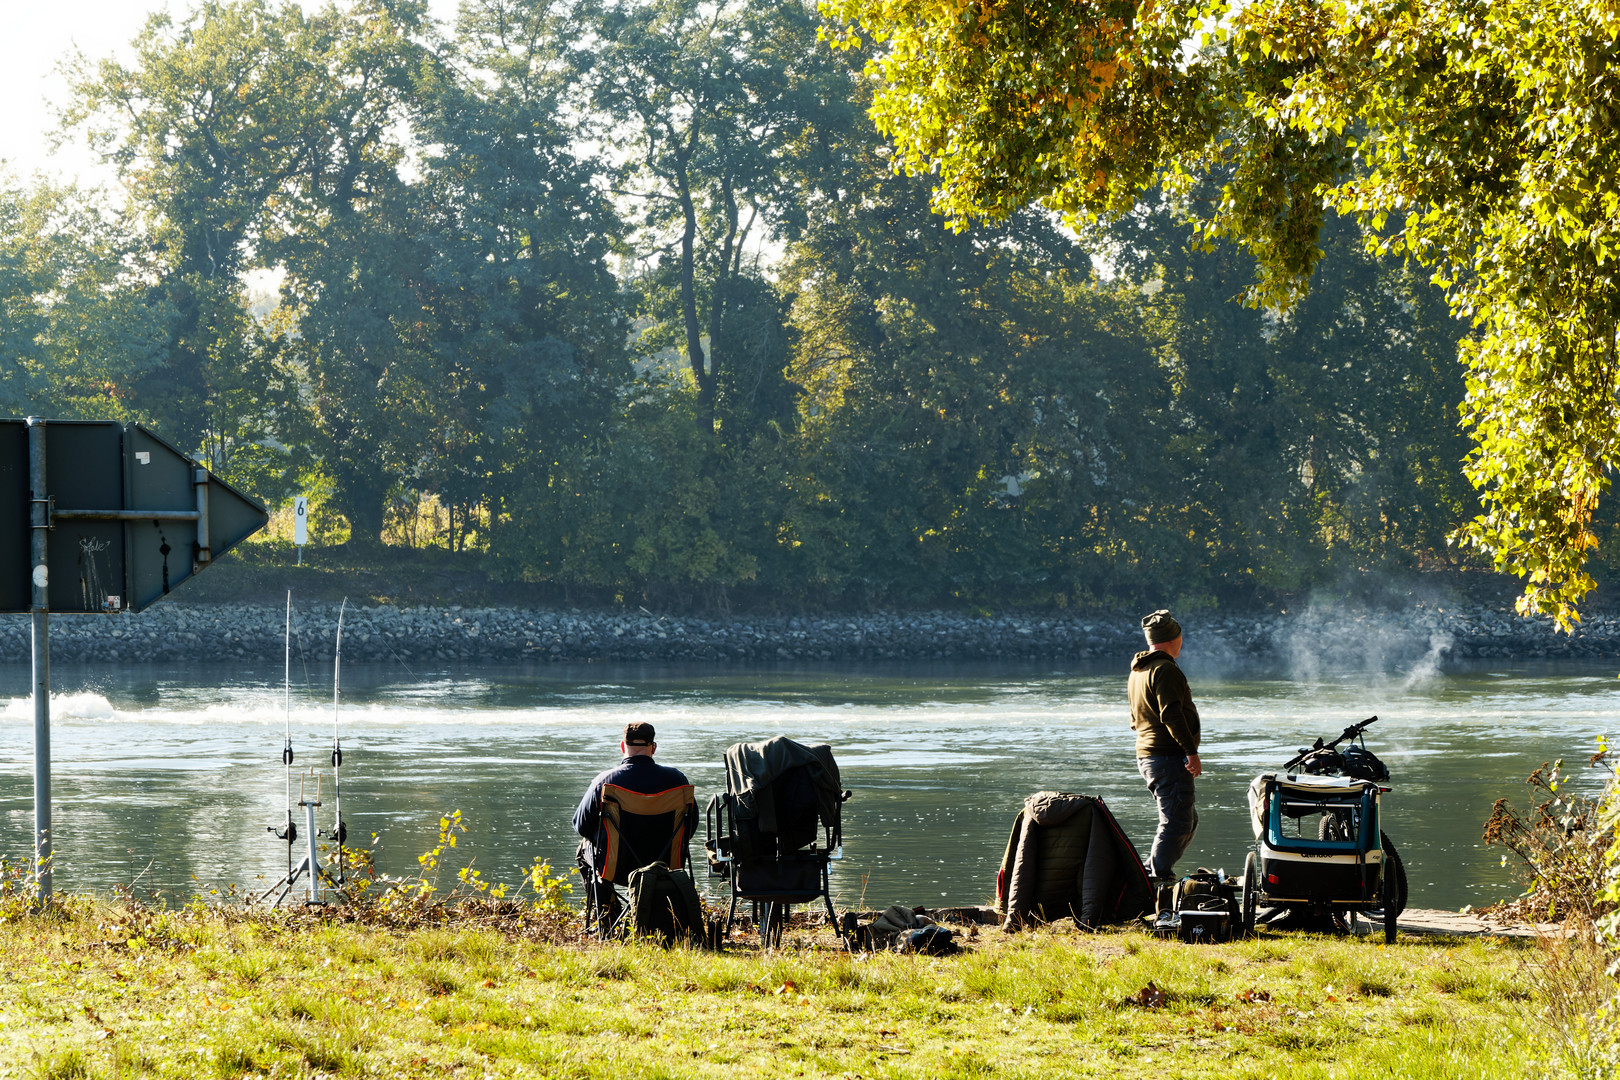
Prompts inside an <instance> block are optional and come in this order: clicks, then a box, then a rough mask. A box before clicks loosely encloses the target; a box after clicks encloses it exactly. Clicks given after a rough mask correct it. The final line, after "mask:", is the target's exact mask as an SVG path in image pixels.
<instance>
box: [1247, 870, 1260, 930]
mask: <svg viewBox="0 0 1620 1080" xmlns="http://www.w3.org/2000/svg"><path fill="white" fill-rule="evenodd" d="M1259 907H1260V856H1258V855H1256V854H1255V853H1254V852H1252V851H1251V852H1249V857H1248V858H1246V859H1244V860H1243V936H1244V937H1253V936H1254V916H1255V912H1256V911H1258V910H1259Z"/></svg>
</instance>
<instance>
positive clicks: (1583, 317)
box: [825, 0, 1620, 626]
mask: <svg viewBox="0 0 1620 1080" xmlns="http://www.w3.org/2000/svg"><path fill="white" fill-rule="evenodd" d="M825 10H827V11H828V13H829V14H830V15H831V16H832V18H833V19H834V21H835V22H836V23H837V24H838V26H837V27H836V28H835V31H834V33H833V36H834V38H835V39H836V40H837V41H838V42H839V43H841V44H846V45H849V44H855V43H861V44H868V43H870V44H871V45H872V46H873V47H874V49H875V52H874V54H873V60H872V65H871V69H872V70H873V71H874V72H875V73H876V74H879V75H881V77H882V78H883V80H884V84H885V85H884V88H883V89H882V91H881V92H880V94H879V96H878V100H877V102H876V104H875V105H874V108H873V113H872V114H873V117H874V119H875V120H876V122H877V124H878V126H879V127H880V128H882V129H883V130H884V131H885V132H887V133H889V134H890V135H891V136H892V137H893V139H894V140H895V142H896V144H897V147H898V154H899V161H900V162H901V164H902V165H904V166H905V167H906V168H909V169H911V170H913V171H917V172H932V173H934V174H936V175H937V180H938V183H937V187H936V193H935V202H936V206H937V207H938V209H940V210H941V211H943V212H944V213H945V214H947V215H948V216H949V217H950V218H951V219H952V220H953V221H956V222H957V223H958V224H965V223H966V222H968V221H970V220H973V219H979V218H989V219H993V220H1000V219H1005V218H1006V217H1007V216H1008V215H1010V214H1012V213H1013V212H1014V211H1015V210H1016V209H1017V208H1019V207H1022V206H1024V205H1025V204H1027V203H1029V202H1031V201H1040V202H1043V203H1045V204H1046V205H1047V206H1049V207H1051V208H1053V209H1055V210H1058V211H1061V212H1063V213H1065V214H1068V215H1070V216H1071V218H1073V219H1076V220H1079V219H1082V218H1086V217H1088V216H1093V215H1101V216H1109V215H1118V214H1122V213H1125V212H1128V211H1129V209H1130V208H1131V207H1132V206H1133V205H1134V204H1135V203H1136V201H1137V200H1138V198H1139V197H1140V195H1141V193H1142V192H1144V191H1145V190H1147V189H1149V188H1152V187H1154V186H1156V185H1160V184H1163V185H1166V186H1167V187H1168V188H1169V189H1170V190H1172V191H1181V192H1185V191H1188V190H1190V188H1191V187H1192V185H1194V184H1196V183H1198V182H1201V181H1202V180H1203V179H1204V178H1210V177H1213V178H1214V179H1216V180H1217V181H1218V182H1219V184H1220V194H1219V197H1218V201H1217V203H1216V205H1215V206H1214V208H1213V209H1214V213H1213V214H1211V215H1210V216H1209V218H1208V219H1207V232H1208V235H1210V236H1229V237H1234V238H1236V239H1238V240H1239V241H1240V242H1241V243H1243V244H1244V245H1245V246H1246V247H1247V249H1248V250H1249V251H1250V252H1251V253H1252V254H1253V255H1254V256H1255V259H1256V265H1257V267H1258V272H1257V277H1256V280H1255V283H1254V287H1253V290H1252V292H1251V299H1252V300H1253V301H1254V302H1256V303H1259V304H1261V305H1264V306H1269V307H1273V308H1282V307H1286V306H1287V305H1288V304H1290V303H1292V302H1293V301H1295V300H1297V299H1298V298H1299V296H1300V295H1302V294H1303V293H1304V291H1305V290H1306V287H1307V283H1308V282H1309V279H1310V275H1311V272H1312V270H1313V269H1314V267H1315V266H1316V264H1317V262H1318V261H1319V259H1320V257H1321V252H1322V245H1321V242H1320V236H1321V232H1322V228H1323V225H1324V222H1325V220H1326V215H1327V214H1328V212H1329V211H1330V210H1337V211H1339V212H1341V213H1345V214H1349V215H1353V216H1354V217H1356V218H1357V219H1358V220H1359V221H1360V222H1361V223H1362V224H1363V225H1364V226H1366V228H1367V230H1368V232H1369V234H1370V235H1371V236H1372V237H1373V238H1374V239H1373V243H1374V244H1376V245H1377V246H1378V247H1379V249H1380V250H1382V251H1385V252H1389V253H1393V254H1397V255H1406V256H1410V257H1412V258H1414V259H1416V260H1418V261H1419V262H1420V263H1422V264H1423V265H1425V266H1427V267H1429V268H1431V270H1432V272H1433V274H1434V278H1435V280H1436V281H1437V282H1439V283H1440V284H1442V285H1443V287H1444V288H1445V289H1446V292H1447V296H1448V299H1449V302H1450V303H1451V305H1452V307H1453V309H1454V310H1455V311H1456V312H1458V313H1459V314H1460V315H1462V316H1464V317H1466V318H1469V319H1472V320H1473V321H1474V323H1475V325H1476V332H1475V333H1474V334H1473V335H1472V336H1471V337H1469V338H1468V339H1467V340H1465V341H1464V342H1463V343H1462V346H1461V350H1460V352H1461V356H1462V359H1463V361H1464V363H1465V364H1466V365H1467V369H1468V377H1467V383H1466V397H1465V399H1464V402H1463V416H1464V419H1465V422H1466V424H1467V425H1468V429H1469V432H1470V435H1471V437H1472V440H1473V446H1472V449H1471V451H1470V453H1469V457H1468V461H1467V464H1466V472H1467V475H1468V477H1469V478H1470V479H1471V480H1472V481H1473V482H1474V483H1475V484H1476V486H1478V487H1479V488H1480V490H1481V498H1482V500H1483V503H1484V512H1483V513H1482V514H1480V515H1479V516H1478V517H1477V518H1475V520H1474V521H1473V522H1472V523H1471V524H1470V525H1468V526H1467V528H1466V529H1465V530H1464V531H1463V533H1462V534H1461V538H1462V539H1463V540H1464V541H1465V542H1466V543H1469V544H1473V545H1477V546H1478V547H1480V548H1482V549H1484V550H1485V551H1487V552H1489V553H1490V554H1491V556H1492V558H1493V559H1494V560H1495V563H1496V565H1497V566H1498V567H1499V568H1500V569H1503V570H1507V571H1511V572H1513V573H1516V574H1518V575H1520V576H1522V577H1523V578H1525V581H1526V585H1525V593H1524V596H1523V597H1522V598H1521V601H1520V606H1521V609H1523V610H1542V611H1548V612H1551V613H1552V614H1554V615H1555V616H1556V617H1557V619H1558V620H1559V622H1560V623H1561V624H1563V625H1565V626H1567V625H1568V624H1569V623H1570V622H1571V621H1572V620H1573V619H1575V618H1578V614H1577V611H1576V607H1577V604H1578V602H1579V601H1580V598H1581V597H1582V596H1583V595H1585V594H1586V593H1587V592H1588V591H1589V590H1590V589H1591V587H1592V584H1593V583H1592V581H1591V579H1590V577H1589V576H1588V575H1587V574H1586V572H1585V570H1584V569H1583V567H1584V563H1585V560H1586V557H1587V553H1588V551H1589V550H1590V548H1591V547H1592V545H1593V544H1594V543H1595V539H1594V535H1593V532H1592V530H1591V522H1592V518H1593V514H1594V512H1595V511H1596V508H1597V505H1598V502H1599V500H1600V499H1601V498H1602V496H1603V495H1604V494H1605V493H1606V492H1607V491H1608V487H1609V484H1610V476H1611V470H1612V467H1613V464H1614V462H1615V460H1616V455H1617V453H1620V423H1617V416H1616V399H1615V385H1614V384H1615V375H1616V357H1615V343H1616V333H1617V330H1620V321H1617V320H1620V297H1617V293H1616V287H1615V282H1614V279H1613V273H1614V271H1613V267H1614V264H1615V259H1616V251H1617V246H1616V244H1617V228H1620V226H1617V224H1616V223H1617V221H1620V217H1617V215H1616V213H1615V210H1614V207H1615V206H1616V204H1617V203H1620V188H1617V184H1620V181H1617V180H1616V177H1617V176H1620V168H1617V166H1620V127H1617V125H1615V124H1614V122H1613V119H1612V115H1613V110H1614V108H1615V105H1614V102H1615V100H1616V93H1617V90H1620V64H1617V61H1620V11H1617V10H1616V9H1615V8H1613V7H1612V6H1610V5H1603V4H1585V3H1557V2H1555V3H1542V2H1530V0H1503V2H1500V3H1477V2H1473V0H1416V2H1413V0H1375V2H1373V3H1369V4H1357V5H1352V6H1342V5H1341V6H1335V5H1322V4H1317V3H1314V2H1311V0H1260V2H1257V3H1250V4H1243V5H1229V4H1227V3H1226V2H1224V0H1210V2H1207V3H1202V4H1193V5H1173V4H1152V3H1139V2H1137V0H1101V2H1098V3H1087V4H1075V3H1069V2H1067V0H1032V2H1030V3H1024V4H1019V5H1016V6H1004V5H996V4H992V3H989V2H988V0H967V2H965V3H947V4H923V3H918V2H911V0H899V2H887V0H881V2H880V0H828V2H827V3H826V5H825Z"/></svg>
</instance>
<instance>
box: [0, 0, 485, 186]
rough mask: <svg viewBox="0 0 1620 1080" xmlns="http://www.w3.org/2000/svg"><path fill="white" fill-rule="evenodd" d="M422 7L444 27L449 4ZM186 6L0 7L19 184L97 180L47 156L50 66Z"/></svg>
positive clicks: (40, 2) (26, 0)
mask: <svg viewBox="0 0 1620 1080" xmlns="http://www.w3.org/2000/svg"><path fill="white" fill-rule="evenodd" d="M298 3H299V4H300V5H301V6H302V7H303V8H304V9H305V10H314V9H316V8H319V7H322V6H324V0H298ZM429 6H430V8H431V9H432V11H433V13H434V15H435V16H437V17H438V18H440V19H442V20H445V21H448V20H449V19H450V18H451V17H452V16H453V15H454V13H455V9H456V0H431V2H430V4H429ZM190 7H191V4H190V0H167V3H165V0H0V28H3V29H0V103H3V104H0V159H3V160H4V161H5V163H6V165H7V166H8V167H9V168H10V169H11V170H12V171H13V172H14V173H15V174H16V175H17V176H18V177H21V178H26V177H28V176H30V175H32V174H33V173H35V172H43V173H46V174H48V175H52V176H57V177H60V178H63V179H71V178H73V177H82V178H83V179H85V180H86V181H87V182H93V181H94V180H97V179H100V178H99V177H97V176H95V175H94V172H93V170H92V159H91V157H90V155H89V154H88V152H86V151H85V150H84V149H82V148H81V147H78V146H74V145H69V146H64V147H63V148H62V150H61V151H60V152H58V153H57V154H56V155H55V156H54V157H53V156H52V154H51V149H50V145H49V142H48V140H47V137H46V134H47V132H49V131H51V130H52V129H53V128H54V127H55V111H54V107H55V106H59V105H60V104H62V103H63V101H64V99H65V98H66V90H67V86H66V83H64V81H63V80H62V78H61V76H60V75H59V74H58V72H57V68H58V66H59V65H60V64H61V62H62V60H63V59H64V58H66V57H67V56H68V54H69V53H71V52H72V51H73V50H74V49H75V48H77V49H80V50H82V51H83V52H84V53H85V54H86V55H88V56H90V57H92V58H96V59H99V58H101V57H104V56H108V55H111V54H113V53H118V52H122V51H123V50H124V49H125V47H126V46H127V45H128V44H129V42H130V40H131V39H132V38H134V36H135V35H136V34H137V33H138V32H139V31H140V29H141V27H142V26H143V25H145V23H146V19H147V16H148V15H150V14H151V13H153V12H155V11H165V10H166V11H169V12H170V13H171V14H173V15H175V16H176V17H177V18H178V17H179V16H180V15H182V14H183V13H184V12H186V11H187V10H189V9H190ZM126 55H127V54H126Z"/></svg>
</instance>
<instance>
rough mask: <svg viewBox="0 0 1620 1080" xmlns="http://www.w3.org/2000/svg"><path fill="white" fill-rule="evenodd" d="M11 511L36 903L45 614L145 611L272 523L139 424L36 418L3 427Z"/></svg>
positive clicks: (0, 529)
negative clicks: (23, 642)
mask: <svg viewBox="0 0 1620 1080" xmlns="http://www.w3.org/2000/svg"><path fill="white" fill-rule="evenodd" d="M25 504H26V506H27V512H26V513H22V512H21V511H22V509H23V507H24V505H25ZM7 505H9V506H13V507H15V508H16V509H17V511H18V513H17V514H16V515H15V517H13V518H12V519H11V520H12V521H14V522H16V523H17V524H16V525H15V526H12V527H8V526H7V525H5V524H4V521H5V517H6V515H5V514H4V513H0V613H12V614H22V613H25V612H26V613H28V614H30V615H32V616H33V648H34V671H33V675H34V866H35V874H36V880H37V884H38V888H39V896H40V898H41V899H44V898H45V897H47V896H49V895H50V893H51V849H52V839H51V640H50V626H51V623H50V617H51V612H53V611H55V612H59V613H69V614H72V613H89V612H102V613H107V614H116V613H119V612H122V611H126V610H127V611H141V610H142V609H144V608H146V607H149V606H150V605H151V604H153V603H155V602H156V601H158V600H160V599H162V598H163V597H164V596H166V595H167V594H168V592H169V590H170V589H172V588H173V587H174V586H176V585H178V584H179V583H180V582H182V581H184V580H186V579H187V578H189V577H191V576H192V575H193V574H196V573H199V572H200V571H202V570H203V569H205V568H206V567H207V566H208V565H209V564H210V563H212V562H213V561H214V560H215V559H217V558H218V557H219V556H220V555H223V554H224V553H225V552H227V551H229V550H230V549H231V548H233V547H235V546H236V545H237V544H239V543H241V542H242V541H243V540H245V539H247V538H248V537H249V536H252V535H253V534H254V533H256V532H258V531H259V530H260V529H262V528H263V527H264V526H265V524H266V523H267V522H268V521H269V520H270V518H269V515H268V514H267V513H266V512H265V509H264V507H262V506H260V505H259V504H258V503H257V502H255V501H254V500H252V499H250V498H248V497H247V496H246V495H243V494H242V493H241V492H239V491H237V490H236V489H235V488H233V487H231V486H230V485H229V484H227V483H225V482H224V481H223V480H220V479H219V478H218V477H216V476H213V475H212V474H210V473H209V472H208V470H207V469H205V468H203V467H202V466H200V465H198V464H197V463H196V462H195V461H193V460H191V459H190V458H189V457H187V456H186V455H185V454H183V453H181V452H180V451H179V450H177V449H175V448H174V447H173V446H170V445H169V444H168V443H166V442H164V441H163V440H162V439H160V438H158V437H157V436H156V435H154V434H152V433H151V432H150V431H148V430H146V428H144V427H142V426H141V425H139V424H130V425H128V426H125V425H123V424H119V423H117V422H115V421H96V420H52V421H50V422H46V421H45V420H42V419H39V418H38V417H29V418H28V419H27V420H0V507H4V506H7ZM52 567H56V568H57V572H56V573H55V574H53V573H52V572H51V568H52Z"/></svg>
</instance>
